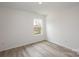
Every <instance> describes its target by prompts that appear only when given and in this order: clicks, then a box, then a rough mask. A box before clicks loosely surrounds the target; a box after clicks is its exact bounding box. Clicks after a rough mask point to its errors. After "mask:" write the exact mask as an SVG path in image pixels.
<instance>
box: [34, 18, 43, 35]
mask: <svg viewBox="0 0 79 59" xmlns="http://www.w3.org/2000/svg"><path fill="white" fill-rule="evenodd" d="M33 27H34V28H33V34H34V35H36V34H41V30H42V20H41V19H34V25H33Z"/></svg>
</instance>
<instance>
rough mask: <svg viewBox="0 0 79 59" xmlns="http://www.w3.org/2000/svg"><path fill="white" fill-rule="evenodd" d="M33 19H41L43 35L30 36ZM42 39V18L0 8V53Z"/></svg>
mask: <svg viewBox="0 0 79 59" xmlns="http://www.w3.org/2000/svg"><path fill="white" fill-rule="evenodd" d="M34 18H41V19H43V21H44V23H43V26H44V28H43V29H44V33H43V35H37V36H33V35H32V31H33V19H34ZM44 39H45V18H44V16H41V15H38V14H35V13H31V12H28V11H24V10H19V9H12V8H6V7H0V51H3V50H7V49H10V48H15V47H19V46H22V45H26V44H30V43H34V42H37V41H41V40H44Z"/></svg>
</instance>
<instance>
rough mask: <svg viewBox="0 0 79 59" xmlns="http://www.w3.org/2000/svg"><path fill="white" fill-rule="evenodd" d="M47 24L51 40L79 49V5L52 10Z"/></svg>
mask: <svg viewBox="0 0 79 59" xmlns="http://www.w3.org/2000/svg"><path fill="white" fill-rule="evenodd" d="M46 24H47V25H46V27H47V28H46V29H47V36H48V40H49V41H50V42H53V43H56V44H59V45H61V46H64V47H67V48H70V49H72V50H77V51H79V7H68V8H67V7H64V8H60V9H58V10H52V12H51V13H49V15H48V16H47V22H46Z"/></svg>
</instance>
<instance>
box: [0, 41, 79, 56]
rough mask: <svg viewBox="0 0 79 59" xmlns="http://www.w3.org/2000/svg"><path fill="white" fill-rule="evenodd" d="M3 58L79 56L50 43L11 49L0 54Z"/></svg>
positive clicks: (42, 42) (45, 42) (43, 42)
mask: <svg viewBox="0 0 79 59" xmlns="http://www.w3.org/2000/svg"><path fill="white" fill-rule="evenodd" d="M0 56H1V57H78V56H79V55H78V54H77V53H76V52H74V51H72V50H70V49H67V48H64V47H61V46H59V45H56V44H54V43H50V42H48V41H41V42H37V43H34V44H30V45H26V46H22V47H18V48H13V49H9V50H6V51H3V52H0Z"/></svg>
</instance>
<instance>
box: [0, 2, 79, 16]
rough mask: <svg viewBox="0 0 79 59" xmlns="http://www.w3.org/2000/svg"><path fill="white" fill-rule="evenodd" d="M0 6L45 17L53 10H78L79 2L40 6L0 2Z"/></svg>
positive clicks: (46, 3) (28, 3)
mask: <svg viewBox="0 0 79 59" xmlns="http://www.w3.org/2000/svg"><path fill="white" fill-rule="evenodd" d="M0 6H5V7H10V8H18V9H23V10H29V11H32V12H36V13H40V14H44V15H47V14H48V13H51V12H52V11H53V10H61V9H64V8H71V7H77V8H79V2H43V4H41V5H39V4H38V2H0Z"/></svg>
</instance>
